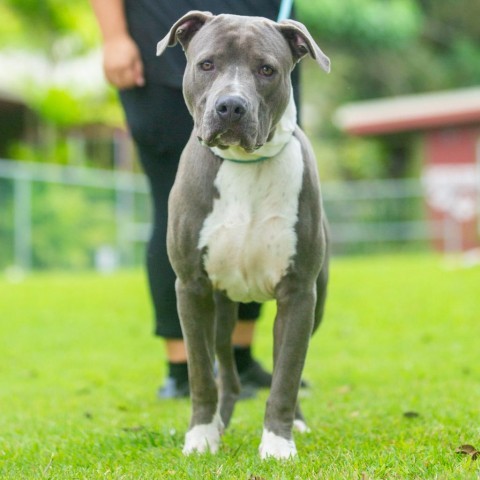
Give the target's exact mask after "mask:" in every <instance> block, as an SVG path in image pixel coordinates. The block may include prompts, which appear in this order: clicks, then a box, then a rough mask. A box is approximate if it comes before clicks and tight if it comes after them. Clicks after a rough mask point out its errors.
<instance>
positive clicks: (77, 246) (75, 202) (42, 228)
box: [32, 185, 115, 270]
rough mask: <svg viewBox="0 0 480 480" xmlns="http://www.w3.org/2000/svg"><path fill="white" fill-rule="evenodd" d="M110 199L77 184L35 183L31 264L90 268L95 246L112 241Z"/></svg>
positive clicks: (50, 267)
mask: <svg viewBox="0 0 480 480" xmlns="http://www.w3.org/2000/svg"><path fill="white" fill-rule="evenodd" d="M111 200H112V199H111V198H108V197H106V194H100V193H98V192H97V193H96V194H95V195H93V196H92V195H89V192H88V190H85V189H80V188H72V187H63V186H55V185H53V186H52V185H47V186H42V187H37V191H36V192H35V198H34V201H33V207H32V223H33V225H32V228H33V239H32V240H33V253H34V257H33V266H34V267H36V268H40V269H42V268H49V269H52V268H53V269H55V268H56V269H58V268H67V269H77V270H78V269H86V268H91V267H92V266H93V264H94V255H95V250H96V249H97V248H98V247H99V246H101V245H102V244H114V243H115V227H114V224H113V222H112V220H111V219H112V215H113V212H112V210H113V203H112V201H111ZM92 205H95V207H94V208H92Z"/></svg>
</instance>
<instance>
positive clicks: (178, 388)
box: [157, 377, 190, 399]
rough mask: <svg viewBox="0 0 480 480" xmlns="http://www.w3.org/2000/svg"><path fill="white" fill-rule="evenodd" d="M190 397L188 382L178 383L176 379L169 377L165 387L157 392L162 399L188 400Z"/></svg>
mask: <svg viewBox="0 0 480 480" xmlns="http://www.w3.org/2000/svg"><path fill="white" fill-rule="evenodd" d="M189 396H190V387H189V385H188V382H177V381H176V380H175V379H174V378H172V377H168V378H167V380H166V381H165V385H163V387H160V388H159V389H158V391H157V397H158V398H161V399H169V398H188V397H189Z"/></svg>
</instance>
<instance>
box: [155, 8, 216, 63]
mask: <svg viewBox="0 0 480 480" xmlns="http://www.w3.org/2000/svg"><path fill="white" fill-rule="evenodd" d="M212 18H213V15H212V14H211V13H210V12H199V11H197V10H192V11H190V12H188V13H186V14H185V15H184V16H183V17H182V18H180V19H179V20H177V21H176V22H175V24H174V25H173V27H172V28H171V29H170V32H168V34H167V35H165V37H164V38H163V39H162V40H160V41H159V42H158V44H157V57H158V56H159V55H161V54H162V53H163V52H164V51H165V50H166V48H167V47H173V46H175V45H176V44H177V42H179V43H180V45H182V48H183V50H186V49H187V47H188V44H189V43H190V40H191V39H192V38H193V36H194V35H195V34H196V33H197V32H198V31H199V30H200V29H201V28H202V27H203V26H204V25H205V23H206V22H208V21H210V20H211V19H212Z"/></svg>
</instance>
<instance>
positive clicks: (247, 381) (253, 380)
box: [239, 360, 272, 389]
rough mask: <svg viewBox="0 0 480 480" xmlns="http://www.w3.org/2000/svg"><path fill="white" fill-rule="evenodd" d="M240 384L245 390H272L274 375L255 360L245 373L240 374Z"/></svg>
mask: <svg viewBox="0 0 480 480" xmlns="http://www.w3.org/2000/svg"><path fill="white" fill-rule="evenodd" d="M239 376H240V383H241V384H242V389H243V388H247V387H248V388H270V387H271V385H272V374H271V373H269V372H267V371H266V370H264V369H263V367H262V366H261V365H260V364H259V363H258V362H257V361H256V360H254V361H253V362H252V364H251V365H250V366H249V367H248V368H247V369H246V370H244V371H243V372H241V373H239Z"/></svg>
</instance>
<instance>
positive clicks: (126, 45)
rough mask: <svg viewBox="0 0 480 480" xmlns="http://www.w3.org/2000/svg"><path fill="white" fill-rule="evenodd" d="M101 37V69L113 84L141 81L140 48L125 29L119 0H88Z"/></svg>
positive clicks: (125, 23) (120, 86)
mask: <svg viewBox="0 0 480 480" xmlns="http://www.w3.org/2000/svg"><path fill="white" fill-rule="evenodd" d="M90 3H91V5H92V8H93V11H94V13H95V16H96V17H97V21H98V25H99V27H100V32H101V34H102V38H103V69H104V71H105V76H106V78H107V80H108V81H109V82H110V83H111V84H112V85H114V86H115V87H117V88H119V89H122V88H130V87H134V86H142V85H144V84H145V78H144V76H143V63H142V59H141V56H140V51H139V49H138V47H137V45H136V43H135V42H134V40H133V39H132V37H131V36H130V34H129V33H128V28H127V21H126V18H125V12H124V7H123V0H90Z"/></svg>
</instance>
